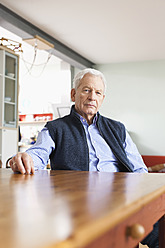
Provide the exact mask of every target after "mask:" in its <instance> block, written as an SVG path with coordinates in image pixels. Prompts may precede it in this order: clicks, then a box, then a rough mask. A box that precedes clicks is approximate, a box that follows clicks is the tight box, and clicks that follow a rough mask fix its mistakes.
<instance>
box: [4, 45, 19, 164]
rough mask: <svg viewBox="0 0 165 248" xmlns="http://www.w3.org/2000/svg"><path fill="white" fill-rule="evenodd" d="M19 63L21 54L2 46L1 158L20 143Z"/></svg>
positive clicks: (9, 154) (15, 148)
mask: <svg viewBox="0 0 165 248" xmlns="http://www.w3.org/2000/svg"><path fill="white" fill-rule="evenodd" d="M18 65H19V56H18V55H16V54H15V53H14V52H13V51H12V50H9V49H7V48H4V47H0V160H1V161H2V166H3V167H5V166H6V159H7V158H9V157H11V156H12V155H13V154H15V153H16V152H17V150H18V149H17V146H18V145H17V144H18Z"/></svg>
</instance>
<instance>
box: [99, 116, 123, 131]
mask: <svg viewBox="0 0 165 248" xmlns="http://www.w3.org/2000/svg"><path fill="white" fill-rule="evenodd" d="M99 121H100V122H102V123H106V124H107V125H109V126H111V127H114V128H115V129H116V128H119V129H124V130H125V126H124V124H123V123H122V122H120V121H117V120H114V119H111V118H108V117H105V116H102V115H99Z"/></svg>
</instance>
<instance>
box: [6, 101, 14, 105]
mask: <svg viewBox="0 0 165 248" xmlns="http://www.w3.org/2000/svg"><path fill="white" fill-rule="evenodd" d="M4 103H6V104H11V105H15V104H16V103H15V102H8V101H4Z"/></svg>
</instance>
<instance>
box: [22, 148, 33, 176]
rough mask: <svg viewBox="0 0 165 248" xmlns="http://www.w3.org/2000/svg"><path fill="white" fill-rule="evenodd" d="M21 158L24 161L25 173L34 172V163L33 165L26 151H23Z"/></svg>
mask: <svg viewBox="0 0 165 248" xmlns="http://www.w3.org/2000/svg"><path fill="white" fill-rule="evenodd" d="M22 160H23V163H24V168H25V171H26V173H27V174H30V173H32V174H34V165H33V160H32V158H31V156H30V155H29V154H27V153H26V152H25V153H24V156H22Z"/></svg>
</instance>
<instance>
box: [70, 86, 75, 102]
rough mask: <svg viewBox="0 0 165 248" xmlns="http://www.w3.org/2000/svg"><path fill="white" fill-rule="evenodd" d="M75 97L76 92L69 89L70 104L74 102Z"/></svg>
mask: <svg viewBox="0 0 165 248" xmlns="http://www.w3.org/2000/svg"><path fill="white" fill-rule="evenodd" d="M75 95H76V90H75V89H71V100H72V102H75Z"/></svg>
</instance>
